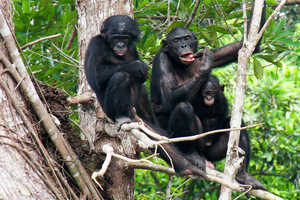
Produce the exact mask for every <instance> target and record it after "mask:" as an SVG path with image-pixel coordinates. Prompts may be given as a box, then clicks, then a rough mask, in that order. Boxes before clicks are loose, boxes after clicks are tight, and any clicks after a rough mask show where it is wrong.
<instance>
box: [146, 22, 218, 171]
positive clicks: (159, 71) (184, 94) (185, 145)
mask: <svg viewBox="0 0 300 200" xmlns="http://www.w3.org/2000/svg"><path fill="white" fill-rule="evenodd" d="M197 50H198V40H197V38H196V36H195V35H194V34H193V33H192V32H191V31H189V30H188V29H186V28H183V27H179V28H176V29H174V30H172V31H171V32H170V33H169V34H168V35H167V38H166V39H165V40H164V41H163V46H162V48H161V50H160V51H159V52H158V54H157V55H156V56H155V58H154V62H153V70H152V80H151V101H152V105H153V109H154V112H155V114H156V116H157V119H158V122H159V124H160V126H161V127H162V128H163V129H167V130H168V132H169V133H170V135H169V137H180V136H181V137H182V136H191V135H195V134H199V133H201V132H202V129H203V127H202V123H201V121H200V119H199V118H198V117H197V115H196V114H195V112H194V108H193V106H192V105H191V100H192V99H194V98H195V96H196V95H198V92H199V90H200V88H201V86H202V85H203V83H205V82H206V80H207V78H208V76H209V74H210V71H211V65H212V63H213V52H212V51H211V50H209V49H208V48H207V47H204V50H203V55H202V56H201V57H199V58H196V57H195V56H194V54H195V53H196V52H197ZM176 146H177V147H178V148H179V150H180V151H181V152H183V153H184V156H185V157H186V158H187V159H188V160H190V162H192V163H193V164H194V165H196V166H198V167H199V168H200V169H202V170H205V168H206V165H205V159H204V156H203V155H202V152H201V151H197V149H198V146H199V145H198V142H197V141H189V142H180V143H176Z"/></svg>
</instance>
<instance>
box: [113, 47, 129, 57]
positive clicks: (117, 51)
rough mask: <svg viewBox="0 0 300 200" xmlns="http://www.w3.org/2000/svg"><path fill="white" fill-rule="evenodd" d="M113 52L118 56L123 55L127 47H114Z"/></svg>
mask: <svg viewBox="0 0 300 200" xmlns="http://www.w3.org/2000/svg"><path fill="white" fill-rule="evenodd" d="M114 52H115V54H117V55H118V56H125V54H126V52H127V48H123V49H114Z"/></svg>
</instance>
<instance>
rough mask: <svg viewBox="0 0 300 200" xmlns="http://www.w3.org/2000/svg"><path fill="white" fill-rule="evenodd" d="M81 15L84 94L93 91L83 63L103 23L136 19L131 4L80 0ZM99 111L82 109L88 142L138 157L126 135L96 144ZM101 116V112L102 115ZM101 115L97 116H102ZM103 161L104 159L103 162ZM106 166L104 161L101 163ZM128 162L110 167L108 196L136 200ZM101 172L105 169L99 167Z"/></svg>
mask: <svg viewBox="0 0 300 200" xmlns="http://www.w3.org/2000/svg"><path fill="white" fill-rule="evenodd" d="M77 12H78V42H79V57H80V70H79V90H78V93H79V95H80V94H83V93H85V92H86V91H89V90H90V88H89V86H88V84H87V81H86V79H85V76H84V72H83V63H84V57H85V51H86V48H87V45H88V43H89V41H90V39H91V38H92V37H93V36H95V35H97V34H99V33H100V28H101V25H102V22H103V21H104V20H105V19H106V18H107V17H109V16H111V15H117V14H124V15H129V16H132V15H133V5H132V1H131V0H120V1H112V0H98V1H92V0H88V1H81V0H77ZM96 110H100V111H101V109H99V104H98V102H97V101H94V103H93V106H92V108H91V106H90V105H89V106H87V105H84V104H82V105H80V106H79V118H80V128H81V130H82V132H83V135H84V136H85V139H87V140H88V142H89V144H90V147H91V149H93V150H95V151H96V152H98V153H101V152H102V145H103V144H107V143H111V144H112V146H113V148H114V151H116V152H118V153H120V154H123V155H125V156H127V157H130V158H135V157H136V151H135V145H134V142H133V141H132V140H131V137H130V136H129V135H127V134H126V133H124V135H122V136H121V137H122V138H120V139H118V138H111V137H108V135H107V134H102V135H101V138H100V139H99V138H98V140H97V141H98V142H97V143H96V144H95V141H96V136H97V134H98V135H99V132H103V131H104V125H105V124H104V123H105V122H104V120H103V119H99V118H101V116H102V117H103V113H102V114H101V115H100V117H99V115H98V119H97V118H96ZM98 113H99V112H98ZM98 113H97V114H98ZM99 159H100V158H99ZM101 162H103V161H101ZM124 166H125V164H124V161H122V160H114V159H113V162H112V163H111V164H110V166H109V168H108V169H109V170H108V172H107V173H106V174H105V180H107V181H106V182H105V183H103V182H100V184H101V186H102V187H103V188H104V193H105V194H104V196H108V197H109V198H112V199H115V200H125V199H128V200H131V199H134V197H133V191H134V170H133V169H131V168H127V169H125V167H124ZM97 168H98V169H100V168H101V165H99V166H97Z"/></svg>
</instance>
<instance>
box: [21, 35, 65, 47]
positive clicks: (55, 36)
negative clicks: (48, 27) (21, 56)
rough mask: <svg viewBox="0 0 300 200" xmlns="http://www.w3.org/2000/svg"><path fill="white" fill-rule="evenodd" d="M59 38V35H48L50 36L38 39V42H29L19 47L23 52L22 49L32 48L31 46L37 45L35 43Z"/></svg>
mask: <svg viewBox="0 0 300 200" xmlns="http://www.w3.org/2000/svg"><path fill="white" fill-rule="evenodd" d="M60 36H61V34H60V33H58V34H55V35H50V36H46V37H43V38H40V39H38V40H35V41H32V42H29V43H27V44H25V45H23V46H22V47H21V50H23V49H25V48H27V47H30V46H32V45H34V44H37V43H39V42H41V41H44V40H50V39H54V38H57V37H60Z"/></svg>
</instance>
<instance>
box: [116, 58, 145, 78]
mask: <svg viewBox="0 0 300 200" xmlns="http://www.w3.org/2000/svg"><path fill="white" fill-rule="evenodd" d="M147 69H148V66H147V65H146V64H145V63H144V62H142V61H141V60H135V61H132V62H130V63H127V64H124V65H123V66H122V67H121V71H125V72H128V73H129V74H130V75H131V76H132V77H134V78H136V79H137V80H138V81H142V82H143V81H145V80H146V79H147Z"/></svg>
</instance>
